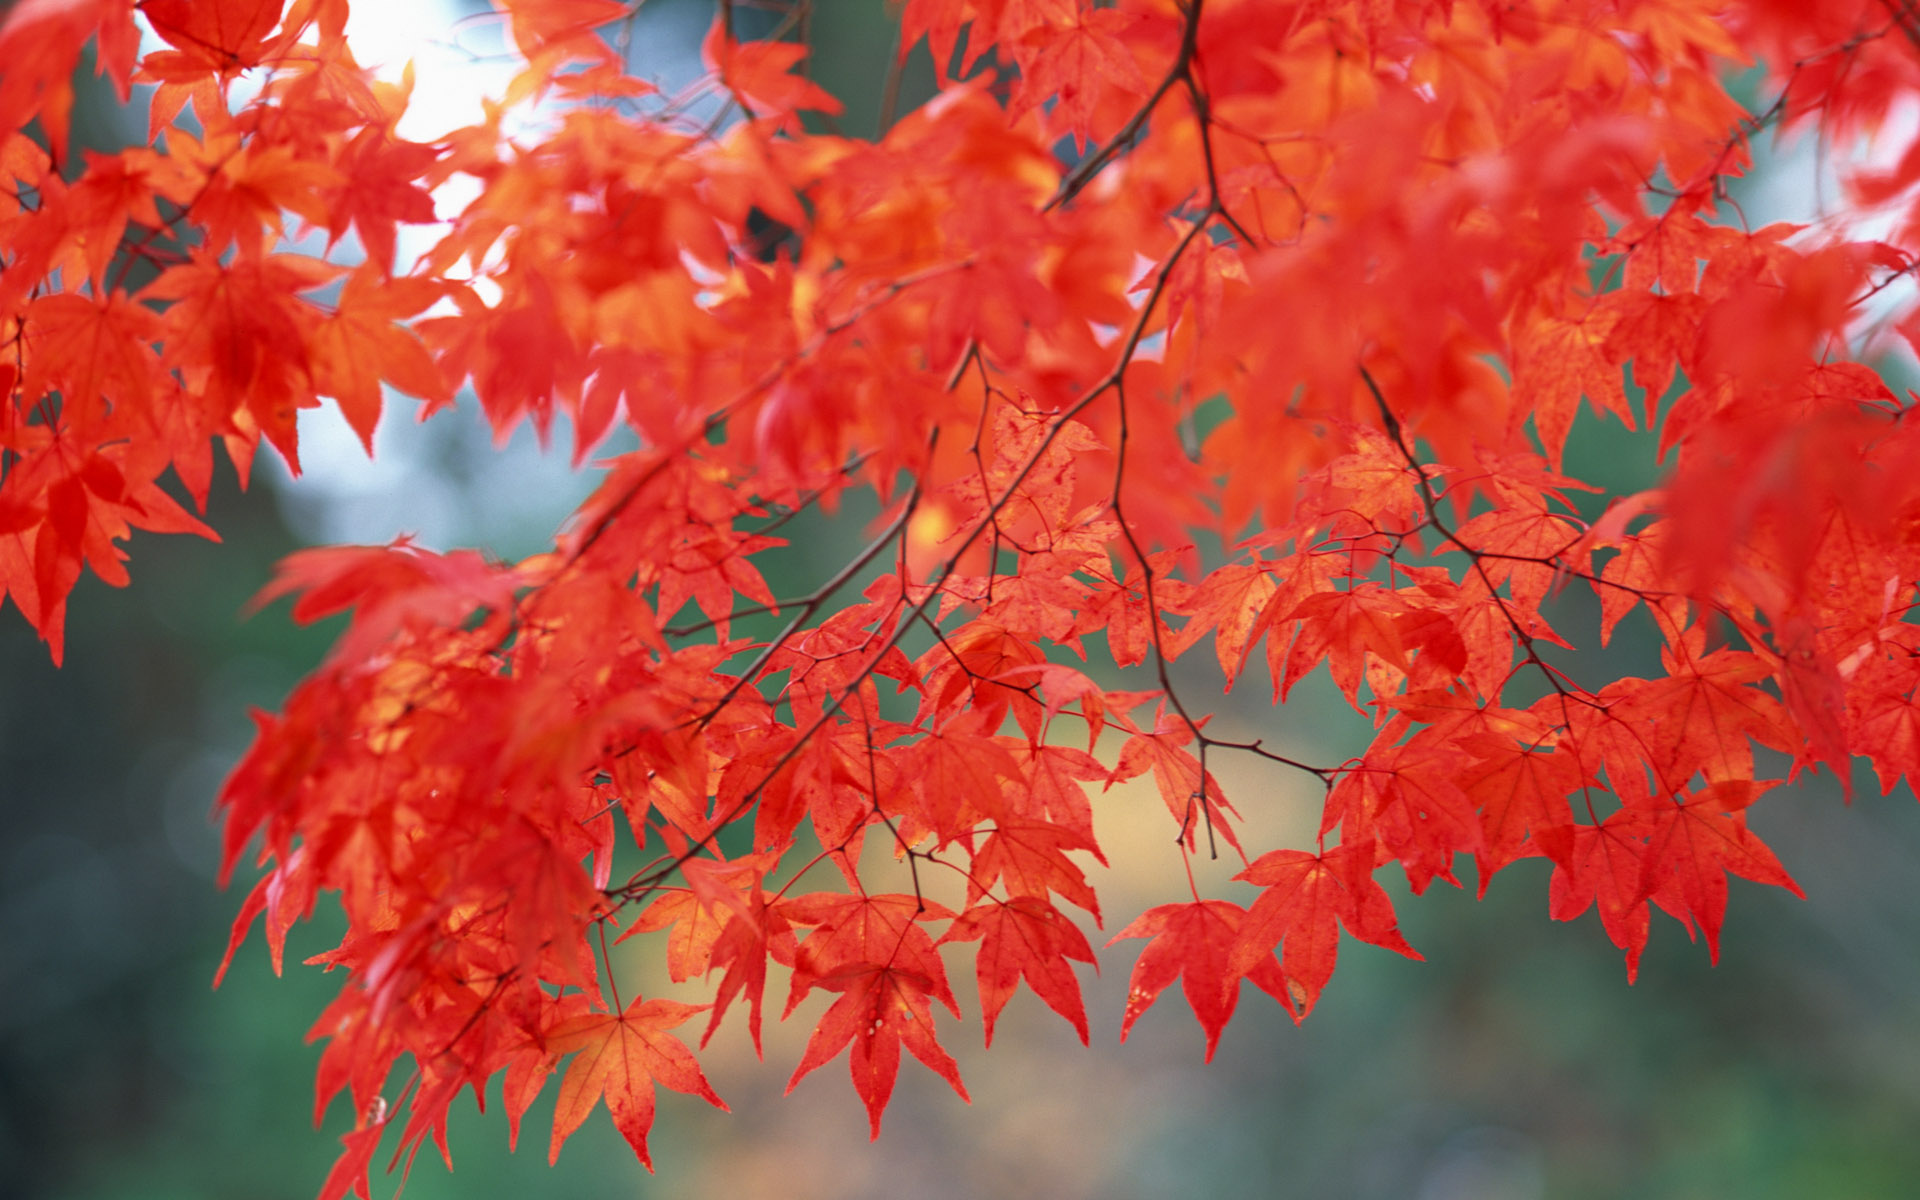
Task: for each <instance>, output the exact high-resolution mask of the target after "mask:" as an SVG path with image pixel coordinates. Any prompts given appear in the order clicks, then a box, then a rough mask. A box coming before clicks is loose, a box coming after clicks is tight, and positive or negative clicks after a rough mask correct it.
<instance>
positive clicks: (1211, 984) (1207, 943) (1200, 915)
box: [1107, 900, 1293, 1062]
mask: <svg viewBox="0 0 1920 1200" xmlns="http://www.w3.org/2000/svg"><path fill="white" fill-rule="evenodd" d="M1246 916H1247V911H1246V910H1245V909H1243V908H1241V907H1240V906H1239V905H1237V904H1234V903H1232V902H1231V901H1227V900H1196V901H1194V902H1193V903H1191V904H1162V905H1161V906H1159V907H1158V908H1150V909H1148V910H1147V911H1146V912H1144V913H1141V914H1140V915H1139V916H1138V917H1136V918H1134V920H1133V921H1132V923H1130V924H1129V925H1128V926H1127V927H1126V928H1125V929H1122V930H1121V931H1120V932H1119V933H1116V934H1114V935H1113V937H1112V939H1111V940H1109V941H1108V942H1107V945H1109V946H1111V945H1113V943H1114V942H1117V941H1121V940H1122V939H1125V938H1151V939H1153V940H1152V941H1150V942H1148V943H1147V945H1146V948H1145V949H1143V950H1141V951H1140V957H1139V958H1138V959H1136V960H1135V961H1134V964H1133V977H1132V979H1131V980H1129V982H1128V984H1127V1011H1126V1015H1125V1016H1123V1017H1121V1018H1120V1040H1121V1041H1123V1042H1124V1041H1126V1040H1127V1034H1128V1032H1129V1031H1131V1030H1132V1029H1133V1023H1134V1022H1135V1021H1137V1020H1139V1019H1140V1014H1141V1013H1143V1012H1145V1011H1147V1010H1148V1009H1149V1008H1152V1007H1153V1002H1154V1001H1155V1000H1157V999H1159V998H1160V993H1161V992H1163V991H1165V990H1166V989H1167V985H1169V984H1171V983H1172V982H1173V981H1174V980H1175V979H1179V980H1180V990H1181V992H1182V993H1183V994H1184V995H1185V996H1186V998H1187V1005H1188V1006H1189V1007H1190V1008H1192V1009H1193V1016H1194V1019H1195V1020H1197V1021H1199V1022H1200V1028H1201V1029H1202V1030H1204V1031H1205V1032H1206V1035H1207V1061H1208V1062H1212V1061H1213V1052H1214V1050H1216V1049H1217V1048H1218V1047H1219V1044H1220V1031H1221V1030H1223V1029H1225V1028H1226V1025H1227V1021H1228V1020H1230V1019H1231V1018H1232V1017H1233V1010H1234V1008H1235V1007H1237V1006H1238V1005H1239V1003H1240V981H1241V980H1242V979H1250V980H1252V981H1253V983H1254V986H1256V987H1258V988H1259V989H1260V990H1262V991H1264V992H1266V993H1267V994H1268V995H1270V996H1272V997H1273V998H1274V999H1276V1000H1278V1001H1279V1002H1280V1003H1281V1004H1284V1005H1286V1006H1287V1008H1288V1010H1289V1011H1292V1009H1293V998H1292V996H1291V995H1290V994H1289V993H1288V988H1287V979H1286V976H1284V975H1283V974H1281V969H1280V964H1279V963H1278V962H1277V961H1275V960H1274V958H1273V956H1272V955H1271V954H1268V955H1266V956H1264V957H1259V958H1255V959H1254V960H1252V961H1250V962H1248V963H1247V964H1245V965H1244V966H1241V967H1236V966H1235V965H1234V960H1235V957H1236V952H1235V946H1236V944H1237V938H1238V937H1239V934H1240V928H1241V925H1242V924H1243V923H1244V921H1245V918H1246Z"/></svg>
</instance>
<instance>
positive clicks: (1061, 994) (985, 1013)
mask: <svg viewBox="0 0 1920 1200" xmlns="http://www.w3.org/2000/svg"><path fill="white" fill-rule="evenodd" d="M975 862H976V864H977V863H978V860H977V859H976V860H975ZM940 940H941V942H943V943H944V942H971V941H978V942H979V943H980V952H979V954H978V955H977V956H976V957H975V959H974V966H975V970H976V972H977V973H978V975H979V982H980V1012H981V1020H982V1022H983V1023H984V1024H985V1026H986V1044H987V1045H988V1046H992V1045H993V1026H994V1022H995V1021H997V1020H998V1019H999V1017H1000V1010H1001V1009H1003V1008H1005V1007H1006V1005H1007V1001H1008V1000H1010V999H1012V997H1013V992H1014V989H1015V988H1016V987H1017V986H1018V985H1019V982H1020V980H1021V978H1022V977H1023V976H1024V977H1025V979H1026V981H1027V984H1028V986H1030V987H1032V988H1033V993H1034V995H1036V996H1038V997H1040V998H1041V999H1042V1000H1044V1001H1046V1002H1047V1007H1048V1008H1051V1009H1052V1010H1053V1011H1055V1012H1057V1013H1059V1014H1060V1015H1061V1016H1063V1017H1065V1018H1066V1019H1067V1021H1068V1023H1069V1024H1071V1025H1072V1026H1073V1028H1074V1032H1076V1033H1078V1034H1079V1035H1080V1043H1081V1044H1082V1045H1085V1044H1087V1011H1086V1005H1085V1003H1084V1002H1083V1001H1082V1000H1081V998H1080V983H1079V981H1078V980H1076V979H1075V978H1074V977H1073V968H1072V967H1070V966H1069V965H1068V963H1067V960H1069V959H1074V960H1077V961H1079V962H1085V963H1090V962H1093V961H1094V958H1093V948H1092V947H1091V946H1089V945H1087V935H1086V934H1084V933H1082V932H1080V929H1079V927H1078V926H1076V925H1075V924H1074V923H1073V922H1072V921H1070V920H1068V919H1067V917H1066V915H1065V914H1063V913H1062V912H1060V910H1059V909H1057V908H1055V907H1054V906H1053V905H1051V904H1049V903H1048V902H1047V901H1046V899H1045V897H1044V895H1042V896H1039V897H1035V896H1032V895H1016V896H1015V897H1014V898H1013V899H1011V900H994V901H991V902H990V903H986V904H977V905H975V906H973V907H972V908H969V909H967V910H966V911H965V912H963V913H961V914H960V915H959V917H957V918H955V920H954V922H953V925H952V926H951V927H949V928H948V930H947V932H946V933H944V934H942V935H941V938H940Z"/></svg>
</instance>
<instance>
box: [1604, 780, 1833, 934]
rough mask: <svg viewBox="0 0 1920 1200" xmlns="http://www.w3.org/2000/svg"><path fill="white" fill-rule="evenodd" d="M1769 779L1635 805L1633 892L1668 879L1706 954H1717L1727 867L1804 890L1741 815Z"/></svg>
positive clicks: (1659, 886) (1654, 889) (1657, 887)
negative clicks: (1638, 846)
mask: <svg viewBox="0 0 1920 1200" xmlns="http://www.w3.org/2000/svg"><path fill="white" fill-rule="evenodd" d="M1769 786H1771V785H1770V784H1765V785H1763V784H1759V783H1756V782H1754V781H1752V780H1722V781H1717V782H1711V783H1709V784H1707V786H1706V787H1705V788H1703V789H1701V790H1700V791H1699V792H1697V793H1695V794H1693V795H1692V796H1689V797H1687V798H1685V799H1679V798H1676V802H1674V803H1671V804H1660V805H1657V806H1654V807H1650V808H1647V809H1642V810H1640V813H1639V816H1640V819H1641V821H1642V822H1643V823H1644V825H1645V827H1646V830H1647V853H1646V857H1645V859H1644V860H1643V862H1642V868H1641V877H1640V886H1639V894H1640V895H1642V896H1651V895H1654V894H1656V893H1659V892H1661V891H1663V890H1664V889H1665V888H1666V887H1667V885H1668V880H1669V878H1671V880H1672V885H1673V887H1674V888H1675V889H1676V890H1677V892H1678V899H1679V900H1680V902H1681V903H1682V904H1684V905H1685V906H1686V913H1687V915H1690V916H1691V917H1692V918H1693V919H1694V920H1696V921H1698V922H1700V929H1701V932H1703V933H1705V934H1706V936H1707V952H1708V953H1709V954H1710V955H1711V956H1712V958H1713V960H1714V961H1715V962H1718V961H1719V960H1720V924H1721V921H1722V919H1723V918H1724V917H1725V915H1726V911H1727V873H1728V872H1732V873H1734V874H1736V875H1740V876H1743V877H1744V878H1747V879H1751V880H1753V881H1754V882H1756V883H1768V884H1772V885H1774V886H1775V887H1782V888H1785V889H1786V890H1788V891H1789V892H1792V893H1793V894H1794V895H1795V896H1798V897H1799V898H1800V899H1802V900H1804V899H1806V894H1805V893H1804V892H1802V891H1801V890H1800V886H1799V885H1798V884H1796V883H1794V881H1793V879H1792V877H1791V876H1789V875H1788V874H1787V872H1786V868H1784V867H1782V866H1781V865H1780V860H1779V859H1777V858H1775V857H1774V855H1773V851H1771V850H1769V849H1768V848H1767V845H1766V843H1765V842H1763V841H1761V840H1760V839H1759V838H1758V837H1756V836H1755V835H1754V833H1753V831H1752V830H1750V829H1748V828H1747V825H1746V818H1745V816H1744V815H1743V812H1742V810H1744V809H1745V808H1746V807H1747V806H1748V805H1750V804H1752V803H1753V802H1754V801H1755V800H1756V799H1758V798H1759V796H1760V794H1761V792H1763V791H1764V790H1765V789H1766V788H1767V787H1769Z"/></svg>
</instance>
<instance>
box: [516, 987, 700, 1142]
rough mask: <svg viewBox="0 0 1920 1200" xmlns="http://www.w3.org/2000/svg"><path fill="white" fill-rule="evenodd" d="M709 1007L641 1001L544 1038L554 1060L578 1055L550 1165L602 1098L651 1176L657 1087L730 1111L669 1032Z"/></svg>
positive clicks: (564, 1085)
mask: <svg viewBox="0 0 1920 1200" xmlns="http://www.w3.org/2000/svg"><path fill="white" fill-rule="evenodd" d="M705 1008H706V1006H705V1005H703V1004H682V1003H680V1002H679V1001H676V1000H643V999H642V998H641V997H639V996H635V997H634V998H633V1003H631V1004H629V1005H627V1007H626V1008H625V1009H623V1010H622V1011H621V1012H619V1013H617V1014H615V1013H588V1014H585V1015H582V1016H578V1017H574V1018H573V1019H572V1020H569V1021H563V1022H561V1023H560V1024H559V1025H557V1026H555V1027H554V1028H553V1029H552V1030H551V1031H550V1032H549V1033H548V1034H547V1043H548V1046H549V1047H550V1048H551V1049H552V1051H553V1052H554V1053H556V1054H569V1053H571V1054H573V1056H574V1057H573V1061H572V1062H571V1063H570V1064H568V1066H567V1073H566V1076H565V1077H564V1078H563V1079H561V1081H560V1098H559V1100H558V1101H556V1102H555V1104H554V1108H553V1141H552V1144H551V1146H550V1147H549V1148H548V1150H547V1161H548V1162H555V1161H558V1160H559V1158H560V1147H561V1146H562V1145H564V1144H565V1143H566V1140H567V1138H568V1137H569V1136H571V1135H572V1133H573V1131H574V1130H576V1129H578V1128H580V1125H581V1122H583V1121H585V1120H586V1119H587V1116H588V1114H590V1113H592V1112H593V1109H594V1106H595V1105H596V1104H598V1103H600V1101H601V1099H602V1098H603V1097H604V1098H605V1100H606V1102H607V1112H608V1113H609V1114H611V1115H612V1117H613V1124H614V1127H615V1128H617V1129H619V1130H620V1134H621V1136H622V1137H624V1138H626V1139H627V1144H628V1145H630V1146H632V1147H633V1152H634V1153H635V1154H636V1155H638V1156H639V1158H640V1163H641V1165H642V1166H644V1167H646V1168H647V1170H649V1171H651V1170H653V1157H652V1156H651V1155H649V1154H648V1153H647V1133H648V1131H649V1130H651V1129H652V1128H653V1085H654V1083H655V1082H659V1083H662V1084H664V1085H666V1086H667V1087H670V1088H672V1089H673V1090H674V1091H676V1092H686V1093H687V1094H688V1095H692V1096H698V1097H700V1098H701V1099H703V1100H705V1101H706V1102H707V1103H709V1104H711V1105H713V1106H714V1107H715V1108H718V1109H721V1110H723V1111H724V1110H725V1109H726V1107H727V1104H726V1101H724V1100H722V1099H720V1097H719V1096H717V1095H715V1094H714V1091H713V1088H712V1087H711V1086H710V1085H709V1084H708V1083H707V1077H706V1075H705V1074H703V1073H702V1072H701V1070H700V1065H699V1064H698V1063H696V1062H695V1061H694V1058H693V1053H692V1052H691V1051H690V1050H688V1049H687V1047H686V1044H685V1043H684V1042H682V1041H681V1040H680V1039H679V1038H677V1037H674V1036H673V1035H672V1034H670V1033H668V1032H666V1031H667V1030H669V1029H672V1028H674V1027H675V1026H677V1025H681V1024H684V1023H685V1022H686V1020H687V1018H689V1017H691V1016H693V1015H694V1014H695V1013H697V1012H701V1011H703V1010H704V1009H705Z"/></svg>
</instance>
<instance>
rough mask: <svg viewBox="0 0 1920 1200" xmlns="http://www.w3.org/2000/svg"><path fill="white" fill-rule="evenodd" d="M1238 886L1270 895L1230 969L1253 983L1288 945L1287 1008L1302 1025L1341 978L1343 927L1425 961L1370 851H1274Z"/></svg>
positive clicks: (1243, 930)
mask: <svg viewBox="0 0 1920 1200" xmlns="http://www.w3.org/2000/svg"><path fill="white" fill-rule="evenodd" d="M1235 878H1236V879H1244V880H1246V881H1247V882H1249V883H1256V884H1259V885H1260V886H1261V887H1263V888H1265V889H1266V890H1265V891H1263V892H1261V893H1260V897H1259V899H1257V900H1255V901H1254V902H1253V907H1252V908H1250V909H1248V910H1247V916H1246V920H1245V921H1243V922H1241V923H1240V928H1239V929H1238V930H1236V931H1235V935H1234V938H1233V942H1232V945H1231V947H1230V953H1229V957H1228V963H1229V966H1230V968H1231V969H1232V970H1233V971H1235V972H1236V973H1246V974H1247V975H1248V977H1249V978H1252V977H1253V974H1254V972H1257V971H1263V970H1266V969H1267V966H1268V964H1270V963H1272V962H1273V951H1274V949H1275V947H1277V946H1280V945H1281V943H1282V942H1284V943H1285V945H1284V948H1283V950H1282V953H1281V957H1280V966H1281V969H1282V970H1283V971H1284V972H1285V981H1286V992H1285V994H1284V996H1282V998H1281V1003H1283V1004H1285V1005H1286V1006H1287V1011H1288V1012H1291V1013H1292V1014H1293V1017H1294V1020H1296V1021H1302V1020H1305V1019H1306V1017H1307V1014H1308V1013H1310V1012H1312V1011H1313V1006H1314V1004H1315V1003H1316V1002H1318V1000H1319V999H1320V992H1321V989H1323V988H1325V987H1326V985H1327V980H1328V979H1329V978H1331V977H1332V975H1333V968H1334V963H1335V961H1336V959H1337V958H1338V956H1339V953H1340V928H1341V927H1342V926H1344V927H1345V928H1346V930H1347V932H1348V933H1350V934H1352V935H1353V936H1355V937H1357V938H1359V939H1361V940H1362V941H1366V942H1372V943H1373V944H1374V945H1376V946H1385V947H1386V948H1387V949H1389V950H1394V951H1397V952H1399V953H1401V954H1404V955H1406V956H1407V957H1408V958H1413V959H1417V958H1419V957H1420V952H1419V951H1417V950H1415V949H1414V948H1413V947H1412V946H1409V945H1408V944H1407V941H1406V939H1405V938H1403V937H1401V936H1400V926H1399V923H1398V921H1397V920H1396V919H1395V917H1394V914H1393V902H1392V901H1391V900H1389V899H1387V893H1386V891H1385V890H1384V889H1382V888H1381V886H1380V885H1379V884H1378V883H1375V882H1374V880H1373V853H1372V850H1371V848H1370V847H1368V848H1364V849H1359V850H1356V849H1353V848H1350V847H1348V846H1344V845H1343V846H1339V847H1336V848H1334V849H1332V850H1329V851H1327V852H1325V853H1324V854H1308V853H1307V852H1306V851H1304V850H1274V851H1271V852H1269V853H1267V854H1263V855H1261V856H1260V857H1259V858H1257V859H1255V860H1254V862H1253V863H1252V865H1251V866H1249V867H1248V868H1247V869H1246V870H1244V871H1242V872H1240V874H1239V875H1237V876H1235Z"/></svg>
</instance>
